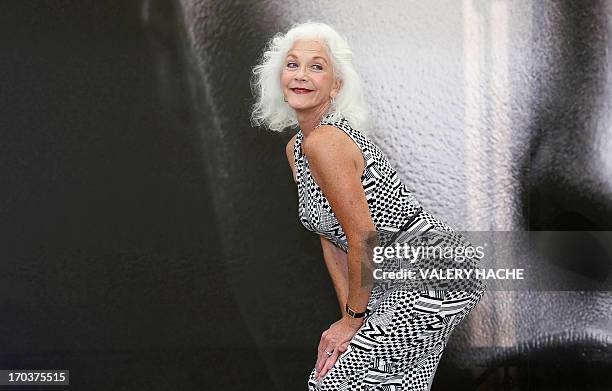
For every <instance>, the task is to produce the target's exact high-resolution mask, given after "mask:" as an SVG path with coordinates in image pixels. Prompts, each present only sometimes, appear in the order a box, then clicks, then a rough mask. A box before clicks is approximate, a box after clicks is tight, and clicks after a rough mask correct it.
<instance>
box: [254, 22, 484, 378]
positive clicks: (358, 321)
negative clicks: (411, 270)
mask: <svg viewBox="0 0 612 391" xmlns="http://www.w3.org/2000/svg"><path fill="white" fill-rule="evenodd" d="M351 58H352V52H351V50H350V48H349V46H348V44H347V42H346V40H345V39H343V38H342V37H341V36H340V35H339V34H338V33H337V32H336V31H334V30H333V29H332V28H331V27H329V26H328V25H325V24H323V23H313V22H307V23H303V24H298V25H295V26H293V27H292V28H291V29H290V30H289V31H288V32H287V33H286V34H281V33H279V34H277V35H276V36H274V37H273V38H272V39H271V40H270V42H269V45H268V48H267V50H266V51H265V52H264V55H263V57H262V60H261V63H260V64H258V65H257V66H256V67H255V68H254V69H253V76H254V77H253V80H252V83H253V92H254V94H255V96H256V102H255V105H254V107H253V113H252V120H253V123H254V124H255V125H264V126H266V127H268V128H269V129H271V130H274V131H282V130H284V129H285V128H286V127H288V126H295V125H297V126H299V130H298V132H297V134H296V135H294V136H293V137H292V138H291V140H290V141H289V143H288V144H287V148H286V152H287V159H288V161H289V165H290V167H291V170H292V173H293V178H294V180H295V182H296V184H297V188H298V198H299V218H300V220H301V222H302V224H303V225H304V226H305V227H306V228H307V229H308V230H310V231H313V232H315V233H317V234H319V235H320V240H321V247H322V250H323V256H324V259H325V263H326V266H327V269H328V271H329V274H330V277H331V279H332V282H333V285H334V288H335V291H336V295H337V298H338V303H339V305H340V310H341V312H342V317H341V318H340V319H339V320H338V321H336V322H335V323H333V324H332V325H331V326H330V327H329V328H328V329H327V330H325V331H324V332H323V333H322V335H321V340H320V342H319V347H318V355H317V360H316V363H315V367H314V368H313V370H312V372H311V373H310V377H309V379H308V388H309V390H340V389H347V390H348V389H350V390H354V389H360V390H361V389H374V387H376V386H378V387H381V388H376V389H383V388H382V387H383V386H386V387H387V388H384V389H402V390H408V389H410V390H426V389H428V388H429V387H430V385H431V382H432V379H433V375H434V373H435V369H436V367H437V364H438V362H439V360H440V358H441V355H442V350H443V348H444V346H445V344H446V341H447V340H448V337H449V335H450V333H451V331H452V330H453V329H454V327H455V326H456V325H457V324H458V323H459V322H460V321H461V320H462V319H463V318H464V317H465V316H466V315H467V314H468V313H469V312H470V311H471V310H472V308H473V307H474V306H475V305H476V303H477V302H478V301H479V299H480V297H481V296H482V294H483V292H484V286H482V285H476V286H475V289H471V291H469V292H466V291H465V290H462V291H444V290H436V291H434V290H431V287H430V286H427V285H419V287H420V289H400V288H398V285H397V284H393V283H389V284H384V283H380V284H378V283H377V284H372V283H371V278H370V279H366V283H363V281H362V277H363V276H364V275H365V276H367V275H368V273H370V275H371V270H370V267H371V263H370V262H371V259H372V242H371V241H370V239H371V237H372V236H371V235H370V234H371V233H376V234H379V236H378V237H377V238H375V239H377V241H376V243H380V242H381V240H380V238H387V237H388V235H387V234H397V233H401V232H411V231H412V232H415V231H418V232H426V231H432V232H433V231H443V232H453V230H452V229H451V228H450V227H449V226H448V225H446V224H445V223H444V222H442V221H440V220H438V219H436V218H435V217H434V216H433V215H432V214H431V213H429V212H428V211H427V210H426V209H424V208H423V207H422V206H421V205H420V203H419V202H418V201H417V200H416V198H415V197H414V196H413V195H412V193H411V192H410V191H409V190H408V189H407V188H406V187H405V186H404V184H403V183H402V182H401V181H400V179H399V178H398V176H397V174H396V171H395V170H394V169H393V168H392V167H391V165H390V164H389V162H388V161H387V159H386V158H385V156H384V155H383V153H382V152H381V151H380V149H379V148H378V147H377V146H376V145H375V144H374V143H373V142H372V141H371V140H370V139H369V138H368V137H367V136H366V135H365V133H364V131H365V129H367V127H368V117H367V110H366V109H365V104H364V99H363V97H362V92H361V88H360V81H359V78H358V76H357V74H356V72H355V70H354V68H353V66H352V62H351V61H352V59H351ZM347 136H348V137H347ZM456 239H457V235H454V236H453V240H456ZM451 241H452V240H451ZM385 243H387V241H386V240H385ZM453 243H455V242H453ZM464 243H465V242H464ZM364 260H366V261H367V262H368V263H364ZM472 288H474V287H472ZM394 386H395V388H394Z"/></svg>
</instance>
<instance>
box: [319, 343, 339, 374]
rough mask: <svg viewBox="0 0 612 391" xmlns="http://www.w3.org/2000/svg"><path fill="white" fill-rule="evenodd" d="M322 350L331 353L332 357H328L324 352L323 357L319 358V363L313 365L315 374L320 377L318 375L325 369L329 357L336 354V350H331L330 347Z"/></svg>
mask: <svg viewBox="0 0 612 391" xmlns="http://www.w3.org/2000/svg"><path fill="white" fill-rule="evenodd" d="M324 350H327V351H328V352H332V355H331V356H330V355H329V354H327V352H325V351H324V352H323V355H322V356H321V357H320V361H317V364H318V365H315V368H316V371H317V374H319V376H321V375H320V373H321V371H323V368H324V367H325V365H326V363H327V361H328V360H329V359H330V358H331V357H333V356H334V354H336V351H337V349H335V348H331V347H330V348H327V349H324Z"/></svg>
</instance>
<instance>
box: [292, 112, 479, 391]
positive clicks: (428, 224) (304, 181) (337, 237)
mask: <svg viewBox="0 0 612 391" xmlns="http://www.w3.org/2000/svg"><path fill="white" fill-rule="evenodd" d="M320 125H332V126H334V127H336V128H339V129H341V130H342V131H344V132H345V133H346V134H347V135H348V136H349V137H350V138H351V139H352V140H353V141H354V142H355V143H356V144H357V146H358V147H359V148H360V150H361V152H362V154H363V157H364V161H365V168H364V172H363V175H362V176H361V182H362V185H363V191H364V193H365V196H366V200H367V203H368V208H369V210H370V216H371V218H372V221H373V222H374V225H375V226H376V230H377V233H378V234H379V235H380V236H379V237H380V238H381V243H383V242H385V243H391V242H393V243H398V242H399V243H401V242H402V241H403V239H402V238H407V237H411V234H414V233H417V232H418V233H423V232H428V231H431V232H445V233H448V236H445V237H444V239H443V241H444V242H445V243H450V244H454V245H457V244H458V243H461V244H466V245H469V242H468V241H467V240H465V238H463V237H462V236H461V235H460V234H458V233H456V232H455V231H454V230H453V229H452V228H450V226H449V225H448V224H446V223H445V222H444V221H442V220H440V219H437V218H436V217H435V216H433V215H432V214H431V213H430V212H429V211H428V210H427V209H425V208H424V207H423V206H422V205H421V204H420V203H419V202H418V200H417V199H416V198H415V197H414V195H413V194H412V193H411V191H410V190H409V189H408V188H407V187H406V186H405V185H404V184H403V183H402V181H401V180H400V179H399V178H398V176H397V172H396V170H395V169H394V168H393V167H392V166H391V165H390V163H389V162H388V161H387V159H386V158H385V156H384V154H383V153H382V152H381V150H380V149H379V148H378V146H377V145H376V144H374V143H373V142H372V141H371V140H370V139H369V138H368V137H367V136H366V135H364V134H362V133H361V132H360V131H358V130H357V129H354V128H352V127H351V125H350V124H349V122H348V120H347V119H345V118H343V117H340V118H337V117H336V119H335V120H334V119H333V115H332V113H328V114H327V115H325V116H324V117H323V118H322V119H321V121H320V122H319V125H317V127H318V126H320ZM303 137H304V136H303V134H302V132H301V130H299V131H298V134H297V137H296V139H295V143H294V158H295V172H296V182H297V188H298V204H299V207H298V212H299V219H300V221H301V223H302V224H303V225H304V227H306V229H308V230H309V231H312V232H314V233H317V234H319V235H322V236H323V237H325V238H327V239H329V240H330V241H331V242H332V243H333V244H334V245H336V246H337V247H339V248H340V249H342V250H343V251H344V252H348V244H347V240H346V236H345V234H344V231H343V229H342V227H341V225H340V224H339V222H338V220H337V219H336V217H335V215H334V212H333V210H332V209H331V206H330V204H329V202H328V200H327V198H326V197H325V195H324V194H323V192H322V191H321V188H320V187H319V186H318V184H317V183H316V182H315V180H314V178H313V177H312V175H311V173H310V168H309V165H308V159H307V157H306V156H305V155H304V154H303V153H302V148H301V145H302V141H303ZM438 239H439V237H438ZM405 242H407V240H406V241H405ZM432 261H433V260H432ZM435 261H436V262H438V263H439V260H435ZM464 265H465V264H464ZM471 266H476V264H474V263H473V262H472V264H471ZM396 267H397V266H396ZM389 270H392V269H389ZM470 284H471V285H470V286H469V287H468V289H465V290H457V289H453V290H445V289H443V288H444V286H442V287H440V286H437V287H435V286H433V285H429V283H427V284H425V283H422V282H421V283H418V284H416V285H411V284H408V283H401V284H399V283H397V282H395V281H384V282H378V281H377V282H375V284H374V286H373V289H372V293H371V294H370V298H369V301H368V304H367V311H368V312H367V313H366V316H365V318H364V321H363V324H362V326H361V327H360V328H359V330H358V331H357V333H356V334H355V335H354V336H353V338H352V339H351V341H350V343H349V346H348V348H347V350H346V351H345V352H343V353H342V354H341V355H340V356H339V357H338V359H337V360H336V362H335V363H334V366H333V367H332V368H331V369H330V370H329V371H328V373H327V374H326V375H325V376H324V377H323V378H321V379H319V380H318V381H315V375H316V373H315V369H314V368H313V369H312V371H311V372H310V376H309V378H308V380H307V385H308V390H309V391H314V390H395V391H400V390H401V391H407V390H410V391H423V390H429V389H430V387H431V384H432V381H433V377H434V374H435V371H436V368H437V366H438V363H439V361H440V359H441V357H442V353H443V350H444V347H445V346H446V343H447V341H448V339H449V336H450V334H451V332H452V331H453V329H454V328H455V327H456V325H457V324H459V323H460V322H461V321H462V320H463V319H464V318H465V317H466V316H467V315H468V314H469V313H470V312H471V310H472V309H473V308H474V307H475V306H476V304H477V303H478V301H479V300H480V298H481V297H482V295H483V294H484V291H485V285H484V283H483V282H482V280H476V281H473V280H472V281H471V282H470Z"/></svg>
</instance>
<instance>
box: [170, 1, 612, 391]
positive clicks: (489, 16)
mask: <svg viewBox="0 0 612 391" xmlns="http://www.w3.org/2000/svg"><path fill="white" fill-rule="evenodd" d="M178 5H179V7H180V12H179V16H180V18H181V20H182V22H183V23H182V28H183V29H184V35H183V38H184V53H183V54H184V56H185V59H186V60H188V63H189V64H191V75H192V79H191V88H192V91H191V92H192V97H193V104H194V107H195V108H196V113H197V114H198V120H199V130H200V132H201V134H202V148H203V150H204V152H205V153H204V155H205V156H206V157H207V158H206V159H207V162H208V175H209V177H208V181H209V183H211V184H212V183H214V184H215V185H214V188H213V192H212V193H213V194H212V197H213V202H214V203H215V205H214V207H215V209H216V210H217V218H218V221H217V225H216V226H217V229H218V231H219V232H218V233H219V236H220V237H221V244H222V246H223V248H224V264H223V266H224V268H225V270H226V273H227V274H226V275H227V278H228V286H227V289H228V290H230V291H231V292H232V294H233V295H234V296H235V298H236V302H237V303H239V306H240V311H241V316H242V317H243V320H244V322H245V324H246V325H247V329H248V331H249V332H250V333H251V336H252V338H253V339H254V340H255V341H256V342H257V345H258V346H259V347H261V350H262V357H263V359H264V361H265V363H266V366H267V368H268V370H269V373H270V376H271V377H272V378H273V379H274V381H275V382H276V386H278V387H282V385H283V384H284V383H283V382H284V380H283V379H284V374H283V370H281V369H282V368H285V367H286V361H287V356H286V354H277V352H278V351H285V352H286V351H291V349H302V350H305V351H308V349H312V351H313V354H312V357H314V349H315V348H316V342H317V341H318V335H319V333H320V332H321V331H322V330H323V327H327V325H328V324H329V321H330V320H332V319H334V316H335V313H334V311H335V310H336V307H335V305H336V304H335V303H334V300H335V299H334V296H333V290H332V289H331V285H330V283H329V281H328V280H327V279H328V277H327V275H326V272H325V269H324V266H323V260H322V258H321V256H320V249H319V248H317V246H316V244H317V242H316V241H315V240H316V238H313V237H311V236H310V234H308V233H306V232H305V231H304V230H303V229H302V228H301V226H299V223H298V221H297V209H296V208H297V199H296V196H295V191H294V190H295V189H294V187H293V186H294V184H293V182H292V181H291V177H290V171H289V168H288V166H287V162H286V160H285V157H284V145H285V143H286V141H287V140H288V139H289V138H290V136H291V135H292V133H291V132H290V131H289V130H288V131H287V133H285V134H282V135H277V134H269V133H266V132H263V131H261V130H256V129H252V128H251V127H250V124H249V104H250V102H251V93H250V90H249V72H250V69H251V67H252V66H253V65H254V64H255V62H256V60H257V57H258V56H259V55H260V54H261V52H262V50H263V47H264V45H265V42H266V41H267V39H269V38H270V37H271V36H272V35H273V34H274V33H275V32H277V31H286V30H287V29H288V28H289V27H290V25H291V24H293V23H295V22H300V21H306V20H316V21H322V22H326V23H329V24H331V25H332V26H334V27H335V28H336V29H337V30H338V31H340V32H341V33H342V34H344V35H345V36H346V37H347V39H348V40H349V42H350V43H351V45H352V48H353V52H354V63H355V66H356V68H357V70H358V72H359V73H360V75H361V76H362V79H363V82H364V89H365V93H366V100H367V101H368V102H369V104H370V109H371V113H372V115H373V119H374V121H375V123H376V125H375V126H374V127H373V129H372V131H371V132H370V134H371V137H372V138H373V139H374V140H375V141H376V142H377V143H378V144H379V145H380V147H381V149H382V150H383V151H384V152H385V153H386V155H387V156H388V157H389V160H390V161H391V162H392V163H393V164H394V165H395V167H396V168H397V169H398V172H399V174H400V176H401V178H402V180H403V181H404V182H405V183H407V184H408V185H409V187H410V188H411V189H413V191H414V194H415V195H416V196H417V198H418V199H419V200H421V202H422V203H423V204H425V205H426V206H427V207H428V208H429V209H430V210H432V211H434V212H435V213H436V214H438V215H439V216H440V217H442V218H443V219H445V220H446V221H448V222H449V223H450V224H451V225H453V226H455V227H456V228H458V229H460V230H465V231H526V230H541V231H562V230H585V231H605V230H609V229H610V227H611V226H612V118H611V114H610V113H611V112H612V99H611V98H612V94H611V88H610V85H612V84H611V76H612V65H611V64H612V62H611V61H610V60H611V58H612V57H611V54H610V53H612V50H611V49H612V36H611V34H612V3H610V2H606V1H592V2H569V1H567V2H566V1H555V2H552V1H550V2H548V1H532V2H530V1H519V2H501V1H499V2H498V1H491V2H485V1H470V0H464V1H454V0H453V1H434V2H431V1H428V2H421V1H409V2H407V1H389V2H385V3H384V4H377V5H373V4H370V3H363V2H334V3H328V2H317V1H315V2H307V3H305V2H298V1H223V2H213V1H194V0H181V1H180V2H178ZM522 245H523V244H521V243H520V242H519V243H516V244H514V245H513V246H514V248H513V251H514V254H516V255H517V257H519V258H520V259H517V260H516V262H517V263H516V264H524V263H527V264H529V262H530V261H531V260H529V259H524V258H521V254H527V253H526V252H523V248H522V247H521V246H522ZM525 256H526V255H525ZM593 259H594V258H591V257H587V259H584V258H583V257H581V256H580V254H578V255H576V257H574V258H572V259H571V260H570V261H569V262H570V263H571V262H574V263H576V265H580V268H582V269H584V270H587V271H588V270H598V271H599V272H600V274H601V273H604V274H605V273H608V272H609V268H610V263H609V262H610V259H609V258H606V257H605V254H599V255H598V256H597V260H598V261H597V262H595V261H594V260H593ZM602 260H603V261H602ZM534 262H535V261H534ZM606 262H607V263H606ZM504 267H513V264H507V265H504ZM559 270H560V269H559V268H555V267H550V269H545V271H544V274H543V275H545V276H546V278H547V279H550V281H555V280H556V279H561V278H564V279H566V278H567V274H563V273H561V272H560V271H559ZM587 281H588V280H587ZM290 308H299V309H300V310H298V311H292V310H290ZM304 313H307V314H308V315H307V316H304ZM611 333H612V294H611V293H610V291H609V290H605V289H601V290H595V291H585V290H578V289H576V290H564V291H560V290H559V291H556V290H540V289H534V290H512V289H511V290H505V291H497V290H493V291H489V292H487V294H486V295H485V297H484V298H483V299H482V301H481V303H480V304H479V305H478V306H477V308H476V309H475V310H474V312H473V313H472V314H471V315H470V317H469V318H468V319H467V320H466V321H465V322H464V324H462V325H461V326H460V328H459V329H457V330H456V331H455V333H454V334H453V336H452V338H451V343H450V344H449V346H448V348H447V351H446V353H445V356H444V358H443V362H442V364H441V365H442V366H441V368H440V369H439V371H438V375H437V378H436V380H435V382H434V387H435V386H436V385H438V387H442V385H443V384H446V383H444V381H445V380H444V379H445V378H446V379H447V382H449V383H450V384H455V385H457V384H460V383H461V382H464V384H466V385H470V384H471V385H474V384H475V382H482V384H483V385H482V387H486V384H488V385H489V386H490V388H486V389H496V388H495V387H496V386H494V385H493V384H497V383H501V382H502V380H500V379H498V376H502V377H503V376H506V379H507V378H508V377H511V378H512V379H513V382H514V384H516V385H517V388H516V389H527V388H528V387H531V389H537V390H545V389H584V390H588V389H609V388H610V387H612V379H611V378H610V376H609V375H606V374H607V373H608V372H609V369H610V368H612V362H611V361H610V360H611V359H612V354H611V344H612V335H611ZM307 357H308V359H304V361H302V362H303V363H304V365H305V369H304V371H307V370H309V369H310V365H311V363H310V361H311V359H310V356H307ZM501 368H504V369H505V372H504V370H502V369H501ZM298 373H299V372H298ZM304 373H305V372H304ZM504 373H505V375H504ZM476 378H479V380H474V379H476ZM466 387H467V386H466ZM499 387H501V386H499ZM440 389H442V388H440ZM467 389H474V388H467ZM482 389H485V388H482ZM499 389H501V388H499Z"/></svg>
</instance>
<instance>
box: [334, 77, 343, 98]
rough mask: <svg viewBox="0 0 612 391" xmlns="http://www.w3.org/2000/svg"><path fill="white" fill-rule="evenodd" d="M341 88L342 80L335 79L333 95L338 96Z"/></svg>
mask: <svg viewBox="0 0 612 391" xmlns="http://www.w3.org/2000/svg"><path fill="white" fill-rule="evenodd" d="M340 88H342V80H340V79H338V78H337V79H336V80H334V86H333V87H332V96H333V97H336V96H337V95H338V93H339V92H340Z"/></svg>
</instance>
